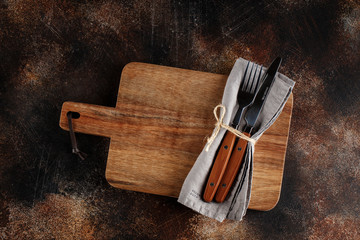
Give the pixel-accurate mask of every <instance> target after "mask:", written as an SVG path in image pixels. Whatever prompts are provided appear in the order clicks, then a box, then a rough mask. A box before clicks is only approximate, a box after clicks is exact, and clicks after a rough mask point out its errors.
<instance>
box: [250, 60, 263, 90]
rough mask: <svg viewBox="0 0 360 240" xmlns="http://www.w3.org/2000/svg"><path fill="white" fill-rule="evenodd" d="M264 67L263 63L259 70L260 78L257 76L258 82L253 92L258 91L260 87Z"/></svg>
mask: <svg viewBox="0 0 360 240" xmlns="http://www.w3.org/2000/svg"><path fill="white" fill-rule="evenodd" d="M262 69H263V66H262V65H261V67H260V71H259V76H258V78H257V82H256V84H255V87H254V89H253V91H252V93H253V92H256V91H257V89H258V87H259V84H260V79H261V76H262V75H261V73H262Z"/></svg>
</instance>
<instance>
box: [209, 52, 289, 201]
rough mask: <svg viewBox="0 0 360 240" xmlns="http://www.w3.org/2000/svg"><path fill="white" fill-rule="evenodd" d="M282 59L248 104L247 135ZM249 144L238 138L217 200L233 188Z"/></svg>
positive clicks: (269, 70) (277, 62) (245, 116)
mask: <svg viewBox="0 0 360 240" xmlns="http://www.w3.org/2000/svg"><path fill="white" fill-rule="evenodd" d="M281 61H282V59H281V58H280V57H277V58H276V59H275V60H274V61H273V62H272V64H271V65H270V67H269V68H268V70H267V72H266V73H265V76H264V80H263V82H262V84H261V86H260V88H259V89H258V91H257V92H256V94H255V97H254V99H253V101H252V102H251V104H250V105H249V106H248V108H247V111H246V113H245V115H244V119H245V122H246V125H245V127H244V128H243V131H242V132H243V133H244V134H245V135H247V136H251V132H252V130H253V128H254V126H255V124H256V121H257V119H258V117H259V114H260V112H261V110H262V108H263V106H264V103H265V102H266V99H267V96H268V95H269V92H270V89H271V87H272V85H273V83H274V80H275V76H276V73H277V71H278V69H279V67H280V65H281ZM246 146H247V141H246V140H244V139H238V141H237V143H236V145H235V148H234V150H233V151H232V154H231V157H230V160H229V162H228V165H227V167H226V169H225V173H224V175H223V177H222V179H221V182H220V185H219V188H218V189H217V192H216V195H215V201H216V202H219V203H221V202H223V201H224V200H225V198H226V196H227V194H228V192H229V190H230V188H231V185H232V183H233V181H234V179H235V177H236V175H237V172H238V171H239V168H240V165H241V163H242V160H243V158H244V154H245V150H246Z"/></svg>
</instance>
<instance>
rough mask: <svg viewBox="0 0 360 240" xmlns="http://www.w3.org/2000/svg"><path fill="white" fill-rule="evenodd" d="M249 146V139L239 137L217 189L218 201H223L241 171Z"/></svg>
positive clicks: (216, 196) (216, 199)
mask: <svg viewBox="0 0 360 240" xmlns="http://www.w3.org/2000/svg"><path fill="white" fill-rule="evenodd" d="M244 134H245V135H247V136H250V134H248V133H244ZM246 146H247V141H246V140H244V139H241V138H240V139H239V141H238V142H237V144H236V146H235V148H234V150H233V151H232V154H231V157H230V160H229V163H228V164H227V167H226V170H225V173H224V176H223V177H222V179H221V182H220V186H219V187H218V189H217V192H216V195H215V201H216V202H219V203H221V202H223V201H224V200H225V198H226V196H227V194H228V192H229V190H230V188H231V185H232V183H233V182H234V179H235V177H236V175H237V173H238V171H239V168H240V166H241V163H242V161H243V158H244V155H245V150H246Z"/></svg>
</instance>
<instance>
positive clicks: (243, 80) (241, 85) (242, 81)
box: [239, 61, 250, 89]
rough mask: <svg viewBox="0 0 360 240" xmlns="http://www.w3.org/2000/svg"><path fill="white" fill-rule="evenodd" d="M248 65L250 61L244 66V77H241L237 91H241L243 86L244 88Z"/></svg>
mask: <svg viewBox="0 0 360 240" xmlns="http://www.w3.org/2000/svg"><path fill="white" fill-rule="evenodd" d="M249 64H250V61H248V63H247V65H246V69H245V73H244V76H243V78H242V80H241V83H240V87H239V89H242V88H243V86H244V82H245V78H246V74H247V71H248V68H249Z"/></svg>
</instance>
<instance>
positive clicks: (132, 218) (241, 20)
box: [0, 0, 360, 239]
mask: <svg viewBox="0 0 360 240" xmlns="http://www.w3.org/2000/svg"><path fill="white" fill-rule="evenodd" d="M359 19H360V3H359V1H350V0H349V1H345V0H344V1H311V2H310V1H290V0H276V1H273V0H265V1H206V0H204V1H192V2H190V3H189V2H182V1H166V0H158V1H106V0H102V1H81V0H79V1H52V0H40V1H35V0H28V1H25V0H18V1H15V0H8V1H6V0H5V1H4V0H3V1H0V30H1V31H0V80H1V85H0V129H1V131H0V174H1V175H0V189H1V191H0V239H52V238H54V239H209V238H211V239H241V238H249V239H304V238H308V239H359V238H360V230H359V226H360V218H359V214H360V205H359V196H360V148H359V145H360V135H359V132H360V127H359V125H360V124H359V119H360V118H359V117H360V114H359V112H360V111H359V110H360V108H359V104H360V84H359V77H360V69H359V64H360V54H359V52H360V21H359ZM278 55H280V56H282V57H283V64H282V67H281V69H280V71H281V72H282V73H284V74H286V75H287V76H289V77H290V78H292V79H294V80H295V81H296V82H297V83H296V87H295V89H294V101H295V102H294V111H293V118H292V126H291V130H290V139H289V146H288V151H287V156H286V163H285V172H284V181H283V189H282V193H281V198H280V201H279V203H278V205H277V206H276V207H275V209H273V210H271V211H269V212H258V211H248V213H247V215H246V216H245V219H244V220H243V221H242V222H234V221H225V222H223V223H218V222H216V221H214V220H212V219H209V218H207V217H204V216H201V215H199V214H197V213H195V212H193V211H191V210H189V209H187V208H186V207H184V206H182V205H180V204H178V203H177V202H176V199H172V198H168V197H161V196H155V195H149V194H144V193H137V192H130V191H125V190H120V189H114V188H112V187H110V186H109V184H108V183H107V182H106V180H105V177H104V175H105V167H106V158H107V151H108V145H109V139H106V138H101V137H95V136H88V135H81V134H78V140H79V143H80V147H81V148H82V150H83V151H85V152H87V153H89V154H90V157H89V158H88V159H87V160H85V161H80V160H79V159H78V158H77V157H76V156H74V155H72V154H71V152H70V149H71V147H70V139H69V135H68V133H67V132H65V131H63V130H61V129H60V128H59V126H58V121H59V114H60V109H61V105H62V103H63V102H64V101H68V100H71V101H78V102H84V103H92V104H98V105H104V106H115V101H116V95H117V89H118V85H119V79H120V74H121V70H122V68H123V67H124V65H125V64H127V63H129V62H132V61H140V62H147V63H155V64H161V65H166V66H173V67H180V68H187V69H194V70H200V71H207V72H213V73H221V74H228V73H229V72H230V70H231V68H232V65H233V63H234V61H235V59H236V58H238V57H243V58H247V59H250V60H252V61H256V62H258V63H260V64H264V65H268V64H269V63H270V62H271V60H272V59H273V58H275V57H276V56H278Z"/></svg>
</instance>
